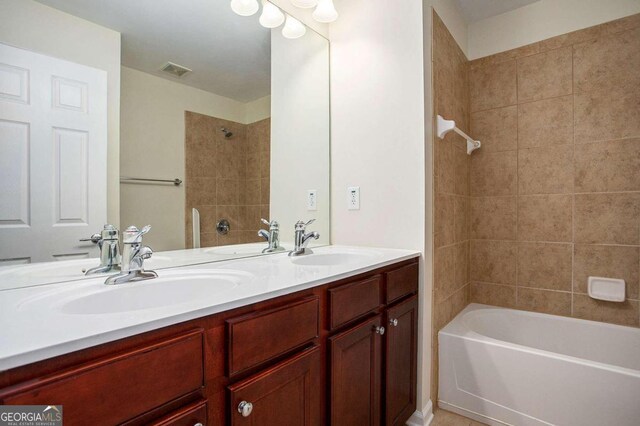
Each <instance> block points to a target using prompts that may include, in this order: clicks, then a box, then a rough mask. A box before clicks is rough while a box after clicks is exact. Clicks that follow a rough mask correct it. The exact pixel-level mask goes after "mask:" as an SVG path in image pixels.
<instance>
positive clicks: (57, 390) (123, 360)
mask: <svg viewBox="0 0 640 426" xmlns="http://www.w3.org/2000/svg"><path fill="white" fill-rule="evenodd" d="M202 332H203V330H201V329H196V330H193V331H190V332H187V333H183V334H179V335H176V336H172V337H170V338H167V339H163V340H162V341H157V342H153V343H151V344H148V345H143V346H140V347H136V348H135V349H133V350H130V351H126V352H122V353H116V354H113V355H109V356H105V357H101V358H98V359H96V360H91V361H88V362H85V363H81V364H79V365H76V366H73V367H71V368H67V369H63V370H61V371H56V372H54V373H52V374H49V375H45V376H43V377H37V378H34V379H33V380H29V381H25V382H22V383H19V384H16V385H14V386H11V387H8V388H5V389H2V390H0V403H2V404H10V405H49V404H56V405H63V414H64V419H63V420H64V424H65V425H83V424H86V423H87V421H88V420H90V419H100V422H101V423H102V424H117V423H122V422H124V421H126V420H129V419H131V418H133V417H135V416H137V415H139V414H141V413H145V412H147V411H149V410H152V409H154V408H156V407H158V406H160V405H162V404H164V403H166V402H167V401H171V400H174V399H178V398H180V397H183V396H185V395H188V394H190V393H192V392H197V391H199V390H201V388H202V386H203V384H204V383H203V371H204V366H203V359H202Z"/></svg>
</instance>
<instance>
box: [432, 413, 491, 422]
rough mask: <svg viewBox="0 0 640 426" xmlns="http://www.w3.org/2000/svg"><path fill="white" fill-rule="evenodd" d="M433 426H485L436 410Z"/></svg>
mask: <svg viewBox="0 0 640 426" xmlns="http://www.w3.org/2000/svg"><path fill="white" fill-rule="evenodd" d="M431 426H484V424H483V423H480V422H476V421H475V420H471V419H468V418H466V417H462V416H459V415H457V414H454V413H451V412H449V411H445V410H436V412H435V413H434V415H433V421H432V422H431Z"/></svg>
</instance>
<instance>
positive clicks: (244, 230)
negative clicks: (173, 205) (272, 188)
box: [185, 111, 271, 248]
mask: <svg viewBox="0 0 640 426" xmlns="http://www.w3.org/2000/svg"><path fill="white" fill-rule="evenodd" d="M270 121H271V120H270V119H269V118H266V119H264V120H260V121H257V122H255V123H251V124H242V123H236V122H233V121H228V120H223V119H220V118H217V117H211V116H208V115H203V114H198V113H195V112H190V111H186V112H185V161H186V164H185V175H186V178H185V190H186V196H185V198H186V199H185V209H186V211H185V246H186V247H187V248H192V247H193V238H192V222H191V218H192V214H191V211H192V209H193V208H196V209H198V211H199V212H200V245H201V247H213V246H222V245H228V244H242V243H251V242H257V241H261V239H260V238H258V236H257V233H258V230H259V229H260V227H261V223H260V218H261V217H264V218H265V219H268V218H269V185H270V182H269V175H270V152H271V142H270ZM223 128H224V129H226V130H227V131H228V132H231V133H232V135H231V136H228V135H227V134H225V132H224V131H223V130H222V129H223ZM220 219H227V220H228V221H229V224H230V226H231V230H230V231H229V233H228V234H226V235H220V234H218V233H217V232H216V224H217V222H218V221H219V220H220Z"/></svg>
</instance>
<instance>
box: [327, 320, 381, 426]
mask: <svg viewBox="0 0 640 426" xmlns="http://www.w3.org/2000/svg"><path fill="white" fill-rule="evenodd" d="M381 325H382V318H381V316H380V315H376V316H375V317H373V318H371V319H370V320H368V321H365V322H363V323H361V324H360V325H358V326H355V327H353V328H350V329H349V330H347V331H344V332H342V333H340V334H337V335H335V336H332V337H330V338H329V350H330V354H331V355H330V357H331V360H330V362H331V376H330V377H331V378H330V382H329V388H330V409H331V416H330V417H331V425H332V426H342V425H344V426H354V425H373V426H377V425H379V424H380V417H381V400H380V393H381V381H380V379H381V375H382V336H381V335H380V334H379V333H376V331H375V330H376V327H380V326H381Z"/></svg>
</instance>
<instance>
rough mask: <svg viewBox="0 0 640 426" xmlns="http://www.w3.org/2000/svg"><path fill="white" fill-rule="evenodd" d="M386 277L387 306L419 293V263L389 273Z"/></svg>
mask: <svg viewBox="0 0 640 426" xmlns="http://www.w3.org/2000/svg"><path fill="white" fill-rule="evenodd" d="M385 275H386V278H387V279H386V281H387V285H386V297H385V301H386V303H387V304H391V303H393V302H395V301H397V300H400V299H401V298H403V297H405V296H408V295H410V294H414V293H417V292H418V262H415V263H411V264H409V265H406V266H403V267H402V268H399V269H395V270H393V271H391V272H387V273H386V274H385Z"/></svg>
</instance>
